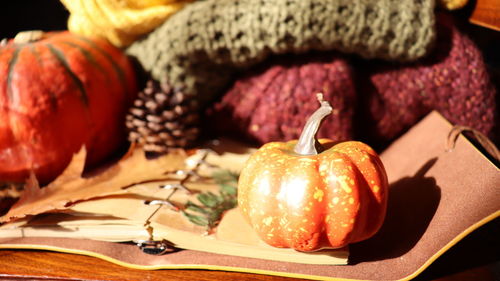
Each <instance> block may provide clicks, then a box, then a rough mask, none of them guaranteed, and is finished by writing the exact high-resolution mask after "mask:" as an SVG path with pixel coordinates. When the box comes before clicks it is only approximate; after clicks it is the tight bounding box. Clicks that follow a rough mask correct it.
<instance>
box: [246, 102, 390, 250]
mask: <svg viewBox="0 0 500 281" xmlns="http://www.w3.org/2000/svg"><path fill="white" fill-rule="evenodd" d="M331 111H332V108H331V107H330V105H329V104H328V102H326V101H322V106H321V107H320V109H318V110H317V111H316V112H315V113H314V114H313V115H312V116H311V118H310V119H309V121H308V122H307V123H306V125H305V127H304V131H303V133H302V135H301V137H300V139H299V140H298V141H290V142H285V143H282V142H272V143H267V144H265V145H264V146H262V147H261V148H260V149H259V150H258V151H257V152H255V153H254V154H253V155H252V156H251V157H250V158H249V160H248V161H247V163H246V164H245V167H244V168H243V170H242V171H241V174H240V178H239V181H238V205H239V207H240V209H241V211H242V213H243V215H244V216H245V218H246V219H247V221H248V222H249V223H250V224H251V225H252V227H253V228H254V229H255V231H256V232H257V234H258V235H259V236H260V237H261V238H262V239H263V240H264V241H265V242H267V243H268V244H270V245H272V246H275V247H282V248H294V249H296V250H300V251H314V250H318V249H321V248H323V247H328V248H339V247H343V246H346V245H347V244H349V243H353V242H358V241H361V240H364V239H367V238H369V237H371V236H373V235H374V234H375V233H376V232H377V231H378V230H379V228H380V227H381V225H382V222H383V221H384V218H385V213H386V206H387V194H388V183H387V175H386V172H385V169H384V166H383V164H382V162H381V161H380V159H379V157H378V155H377V154H376V153H375V151H373V149H371V148H370V147H369V146H368V145H366V144H364V143H361V142H356V141H348V142H342V143H338V144H335V143H334V142H332V141H330V140H322V141H321V142H318V141H316V139H315V138H314V135H315V134H316V131H317V129H318V127H319V123H320V121H321V119H322V118H323V117H325V116H326V115H327V114H329V113H330V112H331Z"/></svg>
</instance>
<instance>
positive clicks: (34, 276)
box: [0, 250, 495, 281]
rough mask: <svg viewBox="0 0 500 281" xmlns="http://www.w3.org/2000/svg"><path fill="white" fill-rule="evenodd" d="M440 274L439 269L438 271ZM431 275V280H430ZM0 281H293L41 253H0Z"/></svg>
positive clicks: (458, 276) (483, 274)
mask: <svg viewBox="0 0 500 281" xmlns="http://www.w3.org/2000/svg"><path fill="white" fill-rule="evenodd" d="M441 270H442V269H441ZM438 271H439V270H436V269H435V268H429V270H428V271H426V272H424V273H423V274H422V275H421V277H419V278H418V279H420V280H441V281H465V280H467V281H468V280H480V281H490V280H491V281H493V280H495V279H494V275H493V270H492V266H491V265H484V266H479V267H473V268H469V269H467V270H464V271H458V272H453V273H449V274H448V273H445V275H444V276H439V275H440V274H439V273H438ZM432 275H434V276H432ZM0 280H152V281H154V280H267V281H270V280H283V281H287V280H294V279H292V278H286V277H279V276H269V275H258V274H247V273H238V272H222V271H208V270H171V269H169V270H154V271H147V270H135V269H129V268H124V267H121V266H119V265H115V264H112V263H109V262H107V261H104V260H100V259H97V258H93V257H88V256H82V255H73V254H64V253H55V252H44V251H25V250H23V251H12V250H1V251H0Z"/></svg>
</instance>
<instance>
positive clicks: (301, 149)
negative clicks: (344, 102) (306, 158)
mask: <svg viewBox="0 0 500 281" xmlns="http://www.w3.org/2000/svg"><path fill="white" fill-rule="evenodd" d="M316 97H317V98H318V101H319V103H320V105H321V106H320V107H319V108H318V109H317V110H316V111H315V112H314V113H313V114H312V115H311V116H310V117H309V119H308V120H307V122H306V124H305V125H304V129H303V130H302V133H301V134H300V138H299V141H298V142H297V144H296V145H295V147H294V149H293V150H294V152H295V153H297V154H300V155H316V154H318V153H320V152H321V151H322V150H323V148H322V146H321V144H320V143H319V142H318V140H317V139H316V133H317V132H318V129H319V126H320V125H321V122H322V121H323V119H324V118H325V117H326V116H327V115H329V114H330V113H332V110H333V109H332V106H331V105H330V103H329V102H328V101H325V100H324V99H323V94H316Z"/></svg>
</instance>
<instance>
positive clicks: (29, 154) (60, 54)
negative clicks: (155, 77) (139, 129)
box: [0, 32, 136, 184]
mask: <svg viewBox="0 0 500 281" xmlns="http://www.w3.org/2000/svg"><path fill="white" fill-rule="evenodd" d="M135 93H136V78H135V74H134V71H133V67H132V64H131V62H130V61H129V60H128V58H127V57H126V56H125V55H124V54H123V53H122V52H121V51H120V50H119V49H117V48H115V47H113V46H112V45H111V44H109V43H108V42H107V41H105V40H101V39H90V38H85V37H81V36H78V35H74V34H71V33H69V32H51V33H43V32H27V33H21V34H19V35H18V36H16V38H15V39H13V40H9V41H8V42H3V43H2V45H1V46H0V181H23V180H24V179H25V178H26V177H27V176H28V174H29V171H30V170H33V171H34V172H35V174H36V176H37V178H38V179H39V181H40V182H41V183H42V184H43V183H47V182H49V181H51V180H52V179H54V178H55V177H56V176H57V175H58V174H60V173H61V172H62V170H63V169H64V168H65V167H66V166H67V164H68V163H69V161H70V159H71V157H72V155H73V154H74V153H75V152H77V151H78V150H79V149H80V148H81V147H82V145H85V147H86V149H87V162H86V163H87V165H94V164H96V163H98V162H100V161H102V160H103V159H105V158H106V157H108V156H110V154H111V153H113V152H115V151H116V149H117V148H118V147H119V146H120V144H123V142H124V140H125V130H124V116H125V113H126V110H127V108H128V107H129V105H130V103H131V102H132V100H133V98H134V95H135Z"/></svg>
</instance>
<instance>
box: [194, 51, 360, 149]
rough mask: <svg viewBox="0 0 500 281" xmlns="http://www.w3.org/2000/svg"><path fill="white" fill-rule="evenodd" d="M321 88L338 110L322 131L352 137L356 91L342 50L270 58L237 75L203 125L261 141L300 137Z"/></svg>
mask: <svg viewBox="0 0 500 281" xmlns="http://www.w3.org/2000/svg"><path fill="white" fill-rule="evenodd" d="M269 65H271V67H269ZM320 92H321V93H323V95H324V98H325V100H328V101H329V102H330V104H331V105H332V107H333V108H334V109H333V112H332V114H331V115H330V116H328V117H327V118H325V120H324V121H323V124H322V126H321V127H320V129H319V131H318V136H319V137H329V138H333V139H335V140H348V139H352V138H353V128H352V119H353V113H354V107H355V105H356V91H355V86H354V81H353V74H352V69H351V67H350V65H349V63H348V61H347V60H346V59H345V58H343V57H342V56H340V55H336V56H333V57H332V56H331V55H326V54H318V55H307V56H300V57H298V56H296V55H295V56H294V55H288V56H283V57H280V58H276V59H272V60H271V61H268V62H267V63H266V64H265V65H262V66H260V67H257V68H256V69H253V70H252V71H251V72H249V73H247V74H246V75H245V77H242V78H241V79H238V81H237V82H236V83H235V84H234V86H233V87H232V88H231V90H230V91H229V92H228V93H227V94H226V95H224V97H223V100H222V101H221V102H218V103H215V104H214V105H213V106H212V107H211V108H209V109H208V110H207V114H208V117H209V118H208V119H207V122H206V124H205V126H204V127H206V128H210V130H209V131H212V132H217V133H222V134H224V133H228V132H229V133H233V134H234V135H235V136H238V137H241V136H242V135H243V136H245V137H246V138H247V139H248V140H252V141H255V142H256V143H260V144H262V143H266V142H270V141H283V140H292V139H298V138H299V137H300V133H301V132H302V128H303V127H304V125H305V123H306V121H307V118H308V117H309V116H310V115H311V114H312V113H313V112H314V111H315V110H316V109H318V101H317V99H316V95H315V93H320Z"/></svg>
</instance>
